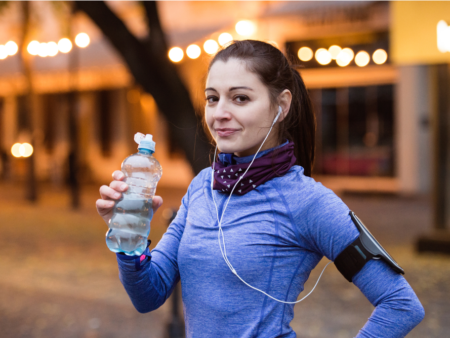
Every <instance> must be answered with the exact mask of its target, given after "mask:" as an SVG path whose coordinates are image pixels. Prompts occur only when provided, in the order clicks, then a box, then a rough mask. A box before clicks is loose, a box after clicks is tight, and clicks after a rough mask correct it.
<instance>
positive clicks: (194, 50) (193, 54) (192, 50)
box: [186, 44, 202, 59]
mask: <svg viewBox="0 0 450 338" xmlns="http://www.w3.org/2000/svg"><path fill="white" fill-rule="evenodd" d="M201 53H202V50H201V48H200V47H199V46H197V45H195V44H192V45H189V46H188V48H186V54H187V56H188V57H189V58H191V59H196V58H198V57H199V56H200V54H201Z"/></svg>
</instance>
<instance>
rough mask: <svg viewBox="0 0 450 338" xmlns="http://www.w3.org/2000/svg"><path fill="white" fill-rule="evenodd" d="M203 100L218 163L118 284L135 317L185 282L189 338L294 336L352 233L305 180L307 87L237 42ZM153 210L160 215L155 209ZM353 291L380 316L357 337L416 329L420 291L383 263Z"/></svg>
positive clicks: (336, 202)
mask: <svg viewBox="0 0 450 338" xmlns="http://www.w3.org/2000/svg"><path fill="white" fill-rule="evenodd" d="M205 95H206V107H205V115H204V122H205V125H206V127H207V130H208V131H209V133H210V135H211V136H212V138H213V139H214V141H215V143H216V145H217V148H218V149H219V150H220V151H221V153H219V155H218V158H215V160H214V162H213V165H212V168H206V169H204V170H203V171H201V172H200V173H199V174H198V175H197V176H196V177H195V178H194V179H193V180H192V182H191V184H190V186H189V188H188V191H187V193H186V195H185V196H184V197H183V199H182V204H181V207H180V209H179V211H178V214H177V217H176V218H175V220H174V221H173V222H172V223H171V225H170V226H169V228H168V230H167V232H166V233H165V234H164V236H163V237H162V239H161V240H160V242H159V243H158V244H157V246H156V248H155V249H154V250H152V251H151V253H150V252H148V251H147V253H146V255H142V256H141V257H130V256H125V255H120V254H117V261H118V264H119V272H120V274H119V278H120V280H121V282H122V284H123V285H124V287H125V289H126V291H127V292H128V295H129V296H130V298H131V300H132V302H133V304H134V306H135V307H136V309H137V310H138V311H139V312H149V311H152V310H155V309H157V308H158V307H159V306H161V305H162V304H163V303H164V302H165V300H166V299H167V298H168V297H169V295H170V294H171V292H172V290H173V288H174V287H175V285H176V283H177V282H178V281H179V280H181V286H182V295H183V304H184V315H185V323H186V336H187V337H296V334H295V332H294V331H293V330H292V328H291V327H290V325H289V323H290V322H291V320H292V319H293V316H294V305H293V303H294V302H295V300H296V299H297V297H298V295H299V294H300V292H301V291H302V290H303V285H304V283H305V281H306V280H307V279H308V276H309V274H310V272H311V270H312V269H313V268H314V267H315V266H316V265H317V264H318V262H319V261H320V260H321V259H322V257H323V256H326V257H327V258H328V259H330V260H331V261H334V260H335V258H336V257H337V256H338V255H339V254H340V253H341V252H342V251H343V250H344V249H345V248H346V247H347V246H348V245H349V244H350V243H352V242H353V241H354V240H355V239H356V238H357V237H358V235H359V232H358V230H357V228H356V227H355V225H354V223H353V222H352V220H351V218H350V216H349V209H348V207H347V206H346V205H345V204H344V203H343V202H342V201H341V200H340V199H339V198H338V197H337V196H336V195H335V194H334V193H333V192H332V191H331V190H329V189H327V188H325V187H324V186H322V185H321V184H320V183H317V182H315V181H314V180H313V179H312V178H311V177H310V176H311V169H312V164H313V160H314V137H315V119H314V114H313V111H312V107H311V103H310V100H309V97H308V94H307V91H306V89H305V86H304V83H303V81H302V79H301V77H300V75H299V73H298V72H297V71H296V70H295V69H293V68H292V66H291V65H290V63H289V62H288V60H287V59H286V57H285V56H284V55H283V54H282V53H281V52H280V51H279V50H278V49H277V48H275V47H273V46H272V45H270V44H267V43H264V42H261V41H254V40H244V41H237V42H234V43H233V44H231V45H229V46H228V47H227V48H225V49H223V50H221V51H220V52H218V53H217V54H216V56H215V57H214V58H213V60H212V61H211V63H210V66H209V68H208V77H207V81H206V90H205ZM217 148H216V150H217ZM113 177H114V181H113V182H111V184H110V186H109V187H107V186H102V187H101V189H100V193H101V196H102V199H99V200H98V201H97V209H98V212H99V214H100V215H101V216H102V217H103V219H104V220H105V222H107V223H108V221H109V219H110V218H111V215H112V207H113V204H114V202H113V201H114V200H116V199H118V198H120V196H121V192H123V191H125V190H126V189H127V186H126V184H125V183H124V182H121V180H122V179H123V174H122V173H121V172H120V171H115V172H114V173H113ZM153 202H154V210H155V211H156V209H157V208H158V207H159V206H160V205H161V203H162V199H161V198H160V197H155V199H154V201H153ZM353 283H354V284H355V285H356V286H357V287H358V288H359V289H360V290H361V291H362V292H363V293H364V295H365V296H366V297H367V298H368V299H369V301H370V302H371V303H372V304H373V305H374V306H376V308H375V311H374V312H373V314H372V316H371V317H370V318H369V320H368V321H367V323H366V325H365V326H364V327H363V328H362V329H361V330H360V332H359V334H358V336H357V337H403V336H405V335H406V334H407V333H408V332H409V331H410V330H411V329H412V328H414V327H415V326H416V325H417V324H418V323H419V322H420V321H421V320H422V318H423V316H424V311H423V307H422V305H421V304H420V302H419V300H418V299H417V297H416V295H415V293H414V292H413V290H412V289H411V287H410V286H409V284H408V283H407V282H406V280H405V279H404V278H403V277H402V276H401V275H399V274H398V273H397V272H395V271H393V269H392V268H390V266H388V265H387V264H386V263H385V262H384V261H382V260H371V261H369V262H368V263H367V264H366V265H365V266H364V267H363V268H362V269H361V270H360V271H359V272H358V273H357V274H356V275H354V276H353ZM249 286H250V287H251V288H250V287H249ZM277 300H278V301H277ZM324 320H326V319H324Z"/></svg>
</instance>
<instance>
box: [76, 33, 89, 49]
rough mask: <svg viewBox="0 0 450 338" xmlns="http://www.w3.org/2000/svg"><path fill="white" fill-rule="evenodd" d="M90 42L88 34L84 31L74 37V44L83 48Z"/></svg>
mask: <svg viewBox="0 0 450 338" xmlns="http://www.w3.org/2000/svg"><path fill="white" fill-rule="evenodd" d="M90 42H91V39H90V38H89V35H87V34H86V33H79V34H77V36H76V37H75V44H76V45H77V46H78V47H80V48H85V47H87V46H89V43H90Z"/></svg>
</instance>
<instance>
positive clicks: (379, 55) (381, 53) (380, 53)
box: [372, 49, 388, 65]
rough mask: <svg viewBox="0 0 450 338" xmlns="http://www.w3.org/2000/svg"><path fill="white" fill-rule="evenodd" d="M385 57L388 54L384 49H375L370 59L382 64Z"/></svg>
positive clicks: (385, 59)
mask: <svg viewBox="0 0 450 338" xmlns="http://www.w3.org/2000/svg"><path fill="white" fill-rule="evenodd" d="M387 58H388V55H387V53H386V51H385V50H384V49H377V50H376V51H375V52H373V54H372V60H373V62H375V63H376V64H377V65H382V64H383V63H385V62H386V61H387Z"/></svg>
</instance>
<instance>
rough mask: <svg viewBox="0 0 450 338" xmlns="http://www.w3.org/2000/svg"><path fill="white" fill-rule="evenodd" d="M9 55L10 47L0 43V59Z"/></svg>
mask: <svg viewBox="0 0 450 338" xmlns="http://www.w3.org/2000/svg"><path fill="white" fill-rule="evenodd" d="M7 57H8V49H7V48H6V46H4V45H0V60H4V59H6V58H7Z"/></svg>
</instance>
